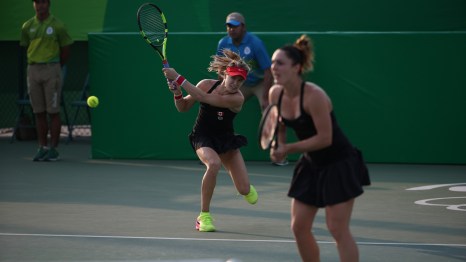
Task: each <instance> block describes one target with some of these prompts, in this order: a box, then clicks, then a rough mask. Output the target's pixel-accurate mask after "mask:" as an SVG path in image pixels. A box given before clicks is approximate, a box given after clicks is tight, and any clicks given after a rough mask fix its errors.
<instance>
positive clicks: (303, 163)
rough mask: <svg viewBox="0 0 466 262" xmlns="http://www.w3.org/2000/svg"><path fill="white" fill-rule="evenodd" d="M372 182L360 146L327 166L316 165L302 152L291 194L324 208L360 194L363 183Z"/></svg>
mask: <svg viewBox="0 0 466 262" xmlns="http://www.w3.org/2000/svg"><path fill="white" fill-rule="evenodd" d="M370 183H371V182H370V178H369V172H368V170H367V167H366V165H365V163H364V159H363V156H362V154H361V152H360V151H359V150H357V149H354V150H350V151H349V152H348V154H346V156H345V157H343V158H340V159H336V160H335V161H333V162H331V163H328V164H326V165H317V164H316V163H314V162H312V159H310V157H309V156H308V155H306V154H303V155H302V156H301V158H300V159H299V160H298V162H297V163H296V166H295V170H294V174H293V179H292V181H291V185H290V189H289V191H288V196H289V197H292V198H295V199H296V200H299V201H301V202H303V203H305V204H308V205H312V206H316V207H325V206H328V205H335V204H338V203H342V202H346V201H348V200H350V199H352V198H355V197H357V196H359V195H361V194H362V193H363V192H364V190H363V186H366V185H370Z"/></svg>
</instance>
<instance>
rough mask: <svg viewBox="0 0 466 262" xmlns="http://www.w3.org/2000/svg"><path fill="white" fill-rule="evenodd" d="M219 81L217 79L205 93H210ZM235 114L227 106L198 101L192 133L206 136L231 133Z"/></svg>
mask: <svg viewBox="0 0 466 262" xmlns="http://www.w3.org/2000/svg"><path fill="white" fill-rule="evenodd" d="M220 83H221V81H217V82H216V83H215V84H214V85H213V86H212V87H211V88H210V90H209V91H208V92H207V93H209V94H210V93H212V91H213V90H214V89H215V88H217V86H218V85H220ZM235 116H236V113H235V112H233V111H231V110H230V109H228V108H224V107H216V106H212V105H209V104H206V103H200V106H199V113H198V115H197V118H196V122H195V123H194V127H193V133H194V134H196V135H207V136H217V135H224V134H233V133H234V132H235V131H234V128H233V119H234V118H235Z"/></svg>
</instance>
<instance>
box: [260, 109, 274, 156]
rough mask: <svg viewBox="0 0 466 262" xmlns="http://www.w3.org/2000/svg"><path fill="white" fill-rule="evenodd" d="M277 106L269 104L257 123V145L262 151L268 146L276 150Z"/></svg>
mask: <svg viewBox="0 0 466 262" xmlns="http://www.w3.org/2000/svg"><path fill="white" fill-rule="evenodd" d="M277 131H278V106H277V105H274V104H271V105H269V106H268V107H267V108H266V109H265V110H264V114H263V115H262V118H261V121H260V123H259V143H260V146H261V148H262V149H263V150H267V149H269V148H270V146H272V145H273V146H274V148H277V146H278V143H277V139H276V138H277Z"/></svg>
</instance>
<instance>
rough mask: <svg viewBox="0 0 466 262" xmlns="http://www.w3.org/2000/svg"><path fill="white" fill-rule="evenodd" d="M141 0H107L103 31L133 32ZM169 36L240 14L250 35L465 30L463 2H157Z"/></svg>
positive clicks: (215, 26) (217, 25)
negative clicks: (172, 33)
mask: <svg viewBox="0 0 466 262" xmlns="http://www.w3.org/2000/svg"><path fill="white" fill-rule="evenodd" d="M144 2H147V1H144V0H108V5H107V12H106V17H105V31H107V32H109V31H110V32H133V31H136V30H137V29H136V28H137V26H136V24H135V21H134V20H135V16H136V10H137V8H138V6H139V5H140V4H142V3H144ZM154 3H156V4H157V5H159V6H160V7H161V8H162V10H163V11H164V13H165V15H166V16H167V20H168V23H169V30H170V31H171V32H222V31H225V26H224V22H225V17H226V16H227V15H228V13H230V12H233V11H239V12H242V13H243V14H244V15H245V17H246V23H247V25H248V27H249V28H250V30H252V31H256V32H258V31H264V32H290V31H291V32H296V31H377V32H379V31H451V30H465V29H466V19H465V17H466V1H464V0H447V1H445V0H410V1H405V0H390V1H388V0H382V1H372V0H352V1H347V0H311V1H309V0H296V1H270V0H237V1H217V0H196V1H192V0H176V1H173V0H160V1H155V2H154Z"/></svg>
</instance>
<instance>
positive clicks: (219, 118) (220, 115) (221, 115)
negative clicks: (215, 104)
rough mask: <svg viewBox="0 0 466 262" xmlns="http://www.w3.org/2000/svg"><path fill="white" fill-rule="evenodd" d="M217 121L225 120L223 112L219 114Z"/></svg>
mask: <svg viewBox="0 0 466 262" xmlns="http://www.w3.org/2000/svg"><path fill="white" fill-rule="evenodd" d="M217 119H218V120H223V112H222V111H218V112H217Z"/></svg>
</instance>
